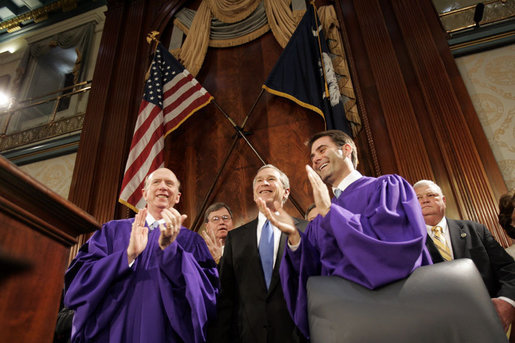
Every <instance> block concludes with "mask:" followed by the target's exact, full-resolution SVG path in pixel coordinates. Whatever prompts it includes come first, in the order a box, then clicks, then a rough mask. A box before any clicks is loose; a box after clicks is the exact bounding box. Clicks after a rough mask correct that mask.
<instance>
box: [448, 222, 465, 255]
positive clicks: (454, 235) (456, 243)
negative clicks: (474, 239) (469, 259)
mask: <svg viewBox="0 0 515 343" xmlns="http://www.w3.org/2000/svg"><path fill="white" fill-rule="evenodd" d="M446 220H447V228H448V229H449V235H450V236H451V244H452V254H453V255H454V258H462V257H464V251H465V240H464V239H463V238H461V236H460V234H461V227H460V225H459V223H458V222H457V221H455V220H452V219H447V218H446Z"/></svg>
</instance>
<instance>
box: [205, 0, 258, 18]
mask: <svg viewBox="0 0 515 343" xmlns="http://www.w3.org/2000/svg"><path fill="white" fill-rule="evenodd" d="M203 2H206V3H207V5H208V6H209V9H210V10H211V13H212V14H213V16H214V17H215V18H217V19H218V20H220V21H223V22H224V23H228V24H230V23H236V22H238V21H241V20H243V19H245V18H247V17H248V16H249V15H250V14H251V13H252V12H254V10H255V9H256V7H258V5H259V3H260V2H261V0H204V1H203Z"/></svg>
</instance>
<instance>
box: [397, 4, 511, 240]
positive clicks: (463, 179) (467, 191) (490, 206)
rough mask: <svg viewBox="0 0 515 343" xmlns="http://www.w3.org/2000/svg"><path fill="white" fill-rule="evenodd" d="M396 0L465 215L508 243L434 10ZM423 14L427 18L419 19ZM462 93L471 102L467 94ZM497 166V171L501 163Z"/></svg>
mask: <svg viewBox="0 0 515 343" xmlns="http://www.w3.org/2000/svg"><path fill="white" fill-rule="evenodd" d="M392 5H393V8H394V10H395V11H396V13H397V16H398V17H400V16H401V15H402V18H403V20H402V21H400V27H401V30H402V31H403V35H404V37H405V41H406V45H407V47H408V51H409V53H410V56H411V58H412V60H416V61H417V62H418V63H416V64H414V68H415V71H416V74H417V77H418V79H419V84H420V86H421V90H422V94H423V95H424V99H425V102H426V106H427V108H428V110H429V112H430V113H429V117H430V118H431V119H432V124H433V127H434V130H435V132H434V134H435V138H436V140H437V141H438V143H439V146H440V147H441V150H442V153H443V155H444V159H443V161H442V162H444V164H445V165H446V168H447V169H448V171H449V175H450V180H451V186H452V189H453V193H454V198H455V199H456V202H457V204H458V206H459V209H460V212H461V214H462V217H463V218H465V219H471V220H475V221H478V222H481V223H484V224H485V225H487V227H489V228H490V230H492V233H493V234H494V236H495V237H496V239H497V240H499V241H500V242H501V243H503V244H504V245H507V244H508V242H507V239H506V236H505V235H504V234H499V233H500V232H498V230H497V229H496V228H498V227H499V226H498V222H497V213H498V208H497V197H496V196H495V195H494V192H493V189H492V187H491V186H490V180H489V178H488V176H487V172H486V169H485V165H484V164H483V162H482V160H481V156H480V155H479V152H478V150H477V147H476V142H475V140H474V137H473V135H472V132H471V131H470V122H469V121H468V120H467V119H466V116H465V115H464V112H463V111H464V110H468V111H471V112H472V113H473V114H474V117H475V118H476V121H477V114H475V111H474V109H473V108H472V107H470V106H469V107H467V108H464V107H463V106H462V105H461V100H460V98H458V94H457V93H456V92H455V88H454V86H455V85H454V84H453V83H452V82H451V79H450V75H449V71H448V70H447V69H446V65H445V64H444V63H443V58H442V56H441V55H443V56H445V52H442V53H439V50H438V46H437V45H436V44H435V43H434V40H433V39H432V35H431V28H430V26H429V25H428V24H427V23H428V21H430V20H431V19H432V18H433V19H436V18H435V15H434V14H433V17H431V16H428V15H427V14H425V13H426V11H427V8H426V9H425V10H424V8H422V5H420V6H417V5H414V4H413V3H412V2H409V1H394V2H392ZM433 13H434V12H433ZM424 16H425V19H426V20H423V21H422V20H416V18H424ZM428 38H429V39H428ZM448 54H449V55H450V52H448ZM463 98H465V99H467V100H468V101H469V102H470V97H469V96H468V94H467V95H465V96H463ZM470 116H471V114H470V113H469V117H470ZM483 137H484V133H483ZM485 141H486V140H485ZM486 145H487V146H488V144H486ZM490 155H492V153H491V151H490ZM496 167H497V166H496ZM490 169H492V168H491V167H490ZM494 169H497V171H498V168H494Z"/></svg>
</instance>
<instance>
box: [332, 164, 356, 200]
mask: <svg viewBox="0 0 515 343" xmlns="http://www.w3.org/2000/svg"><path fill="white" fill-rule="evenodd" d="M362 176H363V175H361V173H360V172H359V171H357V170H356V169H354V170H353V171H351V172H350V174H349V175H347V176H346V177H345V178H344V179H343V180H342V182H340V184H339V185H338V186H336V187H332V188H333V194H334V190H335V189H339V190H341V191H342V192H343V191H344V190H345V188H347V187H349V186H350V185H351V184H352V183H353V182H354V181H356V180H359V179H360V178H361V177H362Z"/></svg>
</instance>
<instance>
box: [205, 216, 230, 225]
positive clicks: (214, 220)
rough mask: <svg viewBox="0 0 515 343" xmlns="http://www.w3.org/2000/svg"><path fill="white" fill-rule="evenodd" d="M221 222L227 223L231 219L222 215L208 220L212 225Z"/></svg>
mask: <svg viewBox="0 0 515 343" xmlns="http://www.w3.org/2000/svg"><path fill="white" fill-rule="evenodd" d="M220 219H221V220H223V221H224V222H228V221H229V220H231V217H230V216H227V215H223V216H221V217H219V216H214V217H213V218H211V219H209V220H210V221H211V222H213V223H218V222H219V221H220Z"/></svg>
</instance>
